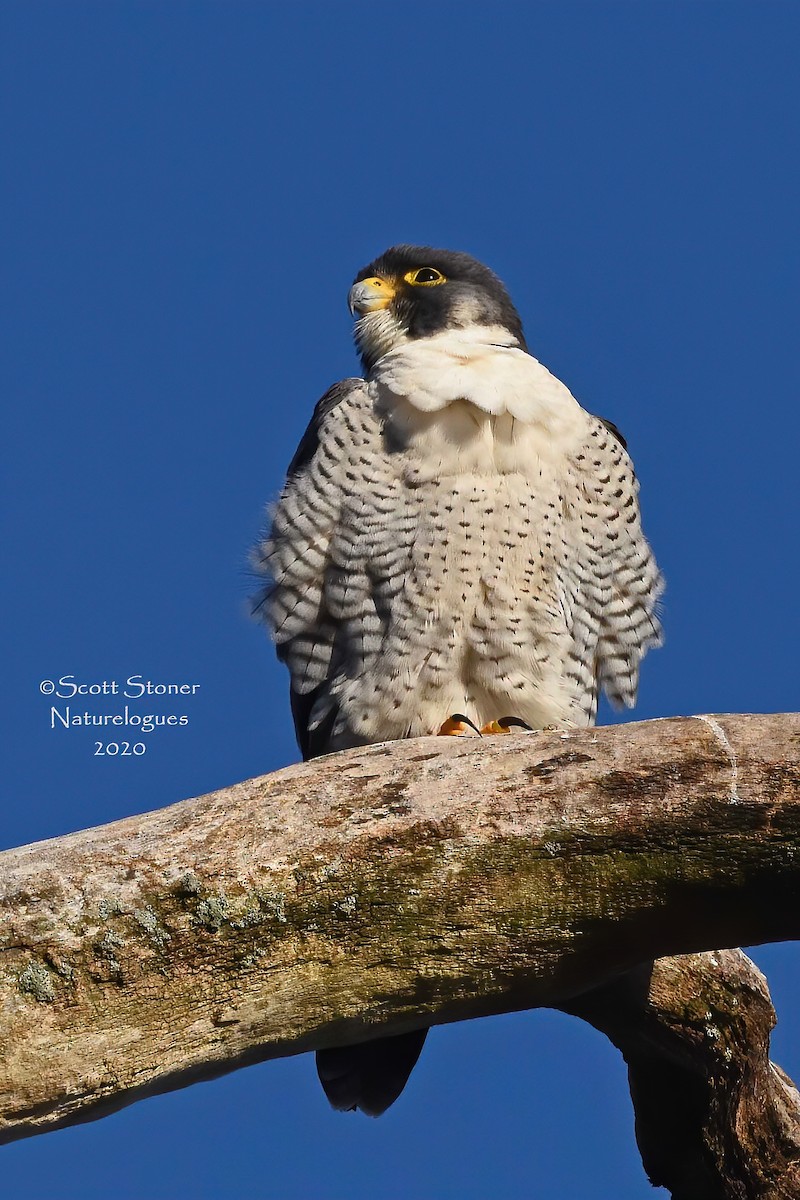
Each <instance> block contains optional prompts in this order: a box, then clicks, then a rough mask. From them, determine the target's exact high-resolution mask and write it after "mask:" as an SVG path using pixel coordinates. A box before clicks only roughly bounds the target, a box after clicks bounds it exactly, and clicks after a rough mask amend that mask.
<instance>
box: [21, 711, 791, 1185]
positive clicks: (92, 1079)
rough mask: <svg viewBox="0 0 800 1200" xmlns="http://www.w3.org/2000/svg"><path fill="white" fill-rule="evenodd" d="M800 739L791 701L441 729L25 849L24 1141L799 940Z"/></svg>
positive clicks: (620, 1038) (614, 1032)
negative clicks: (672, 958) (679, 958)
mask: <svg viewBox="0 0 800 1200" xmlns="http://www.w3.org/2000/svg"><path fill="white" fill-rule="evenodd" d="M799 746H800V717H798V716H774V715H773V716H727V717H717V718H706V717H703V718H682V719H671V720H664V721H650V722H642V723H639V724H629V725H621V726H611V727H607V728H602V729H588V730H576V731H573V732H570V733H561V734H559V733H543V734H536V735H530V734H526V735H521V736H514V737H495V738H486V739H483V740H480V741H479V740H478V739H470V738H465V739H455V738H453V739H449V738H439V739H421V740H418V741H413V742H399V743H394V744H392V745H385V746H371V747H366V748H364V749H360V750H352V751H347V752H345V753H343V754H337V755H332V756H330V757H328V758H324V759H318V760H316V761H314V762H312V763H308V764H304V765H300V766H296V767H290V768H288V769H286V770H283V771H279V772H277V773H275V774H274V775H271V776H265V777H263V778H260V779H255V780H250V781H248V782H246V783H241V784H237V785H235V786H233V787H230V788H226V789H225V790H223V791H221V792H216V793H214V794H212V795H210V796H204V797H201V798H200V799H197V800H188V801H184V802H183V803H180V804H176V805H173V806H172V807H170V808H168V809H164V810H162V811H160V812H155V813H150V814H147V815H145V816H142V817H133V818H129V819H127V820H124V821H118V822H116V823H114V824H112V825H107V826H104V827H102V828H99V829H94V830H88V831H86V832H83V833H78V834H73V835H70V836H69V837H64V838H60V839H55V840H53V841H50V842H42V843H40V844H38V845H35V846H31V847H25V848H23V849H20V850H13V851H7V852H6V853H5V854H3V855H0V912H1V913H2V915H3V920H2V928H1V932H0V1044H2V1046H3V1047H4V1061H3V1064H2V1067H0V1138H2V1139H5V1140H10V1139H12V1138H14V1137H21V1136H25V1135H28V1134H31V1133H35V1132H39V1131H41V1130H45V1129H49V1128H54V1127H57V1126H59V1125H64V1124H69V1123H72V1122H75V1121H80V1120H87V1119H91V1118H93V1117H96V1116H99V1115H102V1114H103V1113H104V1112H107V1111H110V1110H111V1109H113V1108H117V1107H120V1106H122V1105H124V1104H126V1103H130V1102H131V1101H132V1100H135V1099H138V1098H140V1097H141V1096H143V1095H147V1094H151V1093H153V1092H157V1091H164V1090H168V1089H170V1088H175V1087H180V1086H183V1085H185V1084H187V1083H190V1082H193V1081H194V1080H196V1079H201V1078H208V1077H210V1076H212V1075H215V1074H219V1073H221V1072H224V1071H228V1070H233V1069H234V1068H236V1067H238V1066H241V1065H244V1064H245V1063H248V1062H254V1061H257V1060H260V1059H265V1058H270V1057H277V1056H280V1055H285V1054H294V1053H298V1052H301V1051H304V1050H309V1049H314V1048H317V1047H321V1046H326V1045H333V1044H343V1043H346V1042H350V1041H359V1040H363V1039H366V1038H369V1037H374V1036H379V1035H383V1034H389V1033H396V1032H401V1031H403V1030H405V1029H410V1028H414V1027H419V1026H424V1025H429V1024H437V1023H441V1022H445V1021H455V1020H461V1019H464V1018H467V1017H474V1016H478V1015H485V1014H489V1013H497V1012H504V1011H510V1010H513V1009H520V1008H529V1007H534V1006H538V1005H549V1006H553V1007H564V1008H569V1006H570V1003H571V1002H572V1001H574V1000H575V998H576V997H577V996H579V995H580V994H582V993H585V992H587V991H588V990H590V989H598V988H601V987H602V985H604V984H606V983H608V982H609V981H611V980H614V979H615V978H616V977H618V976H620V975H621V974H622V973H624V972H627V971H629V970H630V969H631V968H633V967H634V966H636V964H639V963H642V962H648V961H652V960H653V959H656V958H660V957H662V956H663V955H670V954H685V953H688V952H693V951H699V950H706V949H708V948H709V947H712V946H732V945H737V944H739V943H756V942H765V941H779V940H785V939H788V938H796V937H797V936H798V934H800V909H799V908H798V906H797V904H796V896H797V887H798V883H799V882H800V856H798V855H797V851H798V848H800V788H798V779H799V778H800V763H799V762H798V747H799ZM658 967H659V971H660V970H661V966H660V964H659V965H658ZM664 969H665V970H666V969H667V968H664ZM657 975H658V972H656V973H654V974H653V976H652V978H651V981H650V987H651V989H652V987H653V986H654V983H653V981H654V980H655V979H656V978H657ZM639 998H640V1008H641V1004H642V1003H649V1004H651V1007H652V1002H651V1001H647V1000H646V998H645V1000H642V994H641V989H640V997H639ZM574 1011H577V1008H575V1009H574ZM620 1011H622V1010H620ZM582 1015H586V1016H587V1019H590V1020H594V1021H595V1023H599V1020H598V1019H596V1018H595V1016H592V1015H591V1014H590V1013H589V1012H588V1009H587V1011H586V1012H585V1013H583V1014H582ZM665 1020H666V1017H665ZM601 1027H604V1026H603V1025H602V1023H601ZM606 1032H609V1034H610V1036H612V1038H613V1040H615V1041H617V1042H618V1044H620V1045H621V1046H622V1048H623V1050H624V1052H625V1053H626V1055H632V1050H631V1045H632V1043H630V1042H625V1036H627V1035H624V1031H620V1030H619V1029H618V1028H617V1027H616V1026H614V1028H612V1027H611V1026H608V1028H606ZM636 1036H637V1038H638V1036H639V1034H638V1033H637V1035H636ZM759 1036H761V1035H759ZM764 1036H766V1035H764ZM623 1043H624V1044H623ZM762 1043H763V1044H764V1045H765V1042H764V1041H763V1037H762ZM629 1062H631V1072H632V1078H633V1077H634V1076H635V1074H636V1067H635V1064H634V1062H633V1058H632V1057H629ZM762 1074H763V1071H762ZM634 1091H636V1085H635V1087H634ZM787 1094H788V1093H787ZM792 1103H794V1099H793V1100H792ZM790 1107H791V1106H790ZM793 1136H794V1135H793ZM640 1140H641V1126H640ZM790 1141H791V1139H790ZM793 1144H795V1145H796V1139H795V1141H794V1143H793ZM643 1150H644V1146H643ZM656 1160H657V1156H656V1157H655V1158H653V1159H652V1161H653V1162H656ZM652 1170H653V1171H654V1172H655V1174H656V1176H657V1175H658V1171H659V1170H660V1168H659V1167H658V1166H657V1165H656V1166H655V1167H652ZM686 1194H687V1195H688V1193H686ZM710 1194H711V1193H709V1195H710ZM730 1194H731V1195H734V1194H735V1193H730ZM742 1194H743V1195H744V1194H747V1195H759V1194H761V1193H758V1192H748V1193H742ZM765 1194H766V1193H765ZM782 1194H788V1193H779V1192H776V1193H775V1195H782Z"/></svg>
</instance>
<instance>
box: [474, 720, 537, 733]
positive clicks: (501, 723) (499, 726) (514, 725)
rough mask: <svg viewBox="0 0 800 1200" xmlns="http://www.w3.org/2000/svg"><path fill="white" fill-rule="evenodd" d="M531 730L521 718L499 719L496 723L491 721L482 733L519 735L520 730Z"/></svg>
mask: <svg viewBox="0 0 800 1200" xmlns="http://www.w3.org/2000/svg"><path fill="white" fill-rule="evenodd" d="M530 728H531V727H530V725H526V723H525V722H524V721H521V720H520V719H519V717H498V718H497V720H496V721H490V722H489V724H488V725H484V727H483V729H482V730H481V733H482V734H492V733H518V732H519V731H520V730H526V731H528V732H530Z"/></svg>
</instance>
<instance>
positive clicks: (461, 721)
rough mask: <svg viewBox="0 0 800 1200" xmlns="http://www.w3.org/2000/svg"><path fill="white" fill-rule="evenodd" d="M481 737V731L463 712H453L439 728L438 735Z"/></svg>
mask: <svg viewBox="0 0 800 1200" xmlns="http://www.w3.org/2000/svg"><path fill="white" fill-rule="evenodd" d="M476 734H477V735H478V737H480V734H481V731H480V729H478V726H477V725H473V723H472V721H470V719H469V717H465V716H464V714H463V713H453V715H452V717H448V718H447V720H446V721H445V723H444V725H442V727H441V729H440V730H439V732H438V734H437V737H475V735H476Z"/></svg>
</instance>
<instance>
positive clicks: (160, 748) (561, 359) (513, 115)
mask: <svg viewBox="0 0 800 1200" xmlns="http://www.w3.org/2000/svg"><path fill="white" fill-rule="evenodd" d="M0 22H1V24H2V29H0V79H1V80H2V83H1V84H0V86H1V87H2V111H3V122H2V141H3V145H2V147H0V149H2V158H3V162H4V164H5V169H6V170H5V174H6V187H5V188H4V200H3V207H4V208H5V213H4V219H3V228H4V242H5V251H4V257H5V260H6V263H7V270H6V279H7V283H9V282H10V286H8V287H7V291H6V301H5V306H6V311H5V315H4V328H5V331H6V338H5V354H4V357H5V359H6V372H5V373H6V384H5V390H6V392H7V394H8V395H9V396H10V398H11V403H10V406H9V408H10V412H9V414H8V416H7V418H6V424H7V429H8V431H9V433H10V437H7V438H6V444H7V446H8V447H10V450H9V451H8V452H7V453H6V454H5V455H4V458H5V460H6V461H5V465H4V487H5V489H6V496H5V503H4V505H3V511H4V547H5V549H4V559H5V562H6V564H7V566H8V567H10V570H9V571H8V572H7V574H8V576H10V581H11V583H12V585H13V586H12V588H11V589H10V594H8V595H6V597H5V604H6V607H7V614H6V617H5V620H4V622H3V628H4V634H5V640H6V649H5V656H4V657H5V663H6V670H5V684H4V695H3V700H4V702H5V705H6V710H5V715H4V717H3V732H4V744H5V753H6V758H7V761H8V763H9V764H10V766H11V768H12V770H11V771H10V772H9V771H8V768H7V769H6V776H7V778H12V779H14V780H15V783H14V787H13V788H11V789H9V791H8V793H7V795H6V798H5V803H4V804H3V807H2V810H0V843H2V845H4V846H10V845H15V844H20V843H24V842H28V841H33V840H36V839H39V838H45V837H50V836H54V835H57V834H60V833H63V832H67V831H69V830H72V829H76V828H81V827H84V826H88V825H92V824H97V823H101V822H104V821H108V820H112V819H114V818H116V817H120V816H123V815H126V814H128V813H133V812H139V811H143V810H146V809H150V808H154V807H158V806H160V805H163V804H168V803H170V802H172V801H175V800H178V799H181V798H183V797H186V796H190V795H197V794H200V793H202V792H206V791H209V790H212V789H214V788H217V787H221V786H223V785H225V784H228V783H231V782H234V781H236V780H239V779H243V778H246V777H249V776H252V775H256V774H261V773H263V772H266V771H270V770H273V769H274V768H276V767H278V766H281V765H283V764H285V763H288V762H291V761H293V760H295V758H296V750H295V746H294V741H293V736H292V732H291V723H290V719H289V713H288V701H287V696H286V679H285V677H284V673H283V670H282V668H279V667H278V665H277V664H276V663H275V662H274V661H273V652H272V649H271V647H270V645H269V643H268V642H267V640H266V639H265V638H264V636H263V634H262V633H261V631H260V630H259V629H258V628H257V627H255V626H254V625H251V623H250V622H249V621H248V619H247V616H246V612H247V605H246V597H247V595H248V592H249V590H250V589H251V581H250V579H249V577H248V571H247V555H248V549H249V546H250V545H251V543H252V542H253V541H254V539H255V538H256V536H257V534H258V531H259V528H260V526H261V522H262V519H263V517H262V514H263V509H264V505H265V503H266V502H267V501H268V500H269V499H270V498H273V497H274V496H275V494H276V492H277V490H278V488H279V487H280V484H281V481H282V478H283V472H284V470H285V467H286V464H287V462H288V461H289V459H290V457H291V455H292V452H293V450H294V447H295V445H296V443H297V440H298V438H299V436H300V434H301V432H302V430H303V428H304V427H305V424H306V422H307V420H308V417H309V414H310V412H311V409H312V407H313V405H314V403H315V402H316V400H317V399H318V398H319V396H321V394H322V393H323V392H324V391H325V390H326V388H327V387H328V386H329V384H331V383H332V382H334V381H335V380H337V379H339V378H341V377H343V376H345V375H348V374H352V373H353V372H354V371H355V369H356V360H355V356H354V353H353V350H352V346H351V341H350V318H349V315H348V313H347V308H346V295H347V290H348V287H349V285H350V282H351V280H352V278H353V276H354V275H355V273H356V271H357V270H358V269H359V268H360V267H361V266H363V265H364V264H365V263H366V262H368V261H369V260H370V259H371V258H373V257H374V256H375V255H376V254H377V253H378V252H380V251H381V250H383V249H384V248H385V247H386V246H388V245H390V244H392V243H394V242H398V241H416V242H425V243H428V244H434V245H443V246H448V247H451V248H456V249H463V250H467V251H470V252H471V253H473V254H475V255H476V256H478V257H480V258H482V259H483V260H484V261H486V262H488V263H489V264H490V265H491V266H492V267H493V268H494V269H495V270H496V271H497V272H498V273H499V274H500V275H501V276H502V277H503V278H504V279H505V281H506V282H507V284H508V286H509V288H510V290H511V292H512V295H513V296H514V298H515V300H516V303H517V305H518V307H519V309H520V311H521V313H522V316H523V320H524V322H525V326H526V332H527V336H528V341H529V344H530V346H531V350H532V352H533V353H534V354H535V355H536V356H537V357H538V358H540V359H541V360H542V361H543V362H545V363H546V364H547V365H548V366H549V367H550V368H551V369H552V370H553V371H554V372H555V373H556V374H557V375H559V376H560V377H561V378H562V379H563V380H564V381H565V382H566V383H567V384H568V385H569V387H570V388H571V390H572V391H573V392H574V393H575V395H577V397H578V398H579V399H580V400H581V401H582V403H584V404H585V406H586V407H587V408H589V409H591V410H592V411H594V412H598V413H601V414H602V415H603V416H606V417H608V418H610V419H612V420H613V421H614V422H615V423H616V424H617V425H619V426H620V428H621V429H622V430H623V431H624V432H625V434H626V436H627V438H628V441H629V443H630V448H631V451H632V454H633V456H634V460H635V462H636V464H637V468H638V472H639V475H640V478H641V482H642V498H643V509H644V516H645V525H646V528H647V531H648V533H649V536H650V538H651V540H652V542H653V544H654V546H655V548H656V551H657V553H658V556H659V559H660V561H661V564H662V566H663V568H664V571H665V573H666V576H667V581H668V590H667V593H666V596H665V601H664V619H665V625H666V634H667V641H666V645H665V647H664V648H663V649H662V650H660V651H658V652H657V653H656V654H654V655H652V656H651V657H650V658H649V659H648V661H647V663H646V664H645V670H644V680H643V687H642V693H641V702H640V705H639V707H638V709H637V710H636V714H635V715H636V716H638V717H651V716H661V715H671V714H678V713H693V712H733V711H748V710H750V711H773V710H782V709H793V708H796V706H797V689H796V678H797V650H796V637H797V635H796V617H797V567H796V552H795V551H794V550H793V549H792V545H793V542H794V538H795V537H796V533H795V530H794V526H795V525H796V511H797V474H796V456H797V437H798V395H800V386H799V385H800V379H798V374H800V372H799V371H798V359H797V353H796V349H795V345H796V336H797V335H796V329H797V315H798V294H797V293H798V282H797V281H798V261H797V259H798V240H797V228H796V223H797V212H798V208H799V205H798V199H799V197H798V186H797V179H798V174H797V162H796V147H795V144H794V136H795V133H794V129H795V114H796V112H797V108H798V104H799V103H800V80H799V79H798V74H797V70H796V46H797V36H798V33H799V32H800V12H799V11H798V9H797V8H796V6H793V5H791V4H789V3H780V4H779V3H770V2H765V3H760V4H758V5H756V4H753V3H746V4H744V3H738V2H737V0H727V2H726V3H725V4H721V3H714V2H710V0H709V2H703V0H694V2H691V3H682V2H680V0H670V2H669V3H659V2H655V0H654V2H639V0H637V2H630V3H625V2H620V3H607V2H603V0H593V2H591V3H575V2H570V0H560V2H559V3H552V4H551V3H521V2H520V3H512V2H509V3H506V4H488V3H485V2H484V0H476V2H474V3H472V4H471V5H470V6H466V5H457V4H455V3H441V2H438V3H437V2H433V3H429V4H422V3H418V2H416V0H403V2H402V3H397V2H394V0H385V2H384V3H381V4H375V3H364V2H363V0H350V2H349V3H347V4H346V5H344V4H343V5H332V4H323V3H317V4H312V3H303V2H300V3H297V4H295V5H292V6H289V5H278V4H273V3H269V2H267V0H264V2H262V3H256V2H251V3H243V2H237V0H227V2H225V3H222V2H216V3H208V2H206V0H191V2H186V0H169V3H164V2H163V0H150V2H142V3H137V2H133V0H115V2H114V3H113V4H109V3H108V2H107V0H97V2H96V3H85V2H83V0H69V2H65V0H58V2H45V0H19V2H17V3H4V4H2V6H0ZM134 673H137V674H141V675H142V676H143V677H144V678H150V679H153V680H160V681H178V682H181V681H187V682H190V683H197V684H199V685H200V690H199V692H198V694H197V696H196V697H195V698H193V700H192V702H191V707H190V708H187V712H188V713H189V715H190V722H189V724H188V726H186V727H185V728H182V729H169V730H158V731H156V732H154V733H153V734H150V735H148V737H147V739H146V741H147V751H146V753H145V754H144V755H142V756H140V757H136V758H126V759H125V760H123V759H121V758H116V759H115V758H108V757H95V756H94V754H93V750H94V740H95V739H94V737H93V732H92V731H91V730H80V729H79V730H75V729H71V730H69V731H67V730H64V729H53V730H51V729H50V728H49V727H48V720H47V718H48V712H49V706H48V702H47V700H46V698H45V697H43V696H41V695H40V694H39V691H38V686H39V682H40V680H42V679H47V678H51V679H52V678H58V677H59V676H61V675H67V674H74V675H75V676H76V678H78V679H81V680H85V681H92V680H102V679H113V678H116V679H125V678H127V677H128V676H129V675H132V674H134ZM161 711H169V710H168V708H167V707H166V706H164V707H163V709H162V710H161ZM603 719H604V720H608V719H609V714H608V712H605V713H604V714H603ZM755 957H756V958H757V961H758V962H759V963H760V964H761V965H762V966H764V968H765V969H766V970H767V972H768V975H769V979H770V983H771V986H772V991H773V996H774V998H775V1000H776V1004H777V1007H778V1014H779V1025H778V1028H777V1030H776V1033H775V1036H774V1040H773V1052H774V1054H773V1056H774V1057H775V1058H776V1060H777V1061H779V1062H780V1063H781V1064H782V1065H783V1066H784V1067H785V1068H786V1069H787V1070H788V1071H789V1072H790V1073H791V1074H793V1075H794V1076H795V1078H797V1077H798V1076H800V1040H798V1018H797V1017H796V1016H795V1015H794V1014H795V1012H796V1009H797V1005H796V996H797V991H798V985H800V959H799V958H798V954H797V952H796V951H795V950H794V949H793V948H791V947H770V948H764V949H761V950H759V951H757V952H755ZM2 1155H3V1174H4V1179H5V1181H6V1184H7V1187H8V1190H9V1193H10V1194H23V1192H24V1194H25V1195H27V1196H29V1197H40V1196H41V1197H47V1196H50V1195H53V1194H55V1193H57V1194H59V1195H60V1196H62V1197H67V1198H71V1197H75V1198H78V1197H80V1200H94V1198H95V1197H97V1198H100V1197H105V1196H108V1195H114V1196H115V1197H117V1198H118V1200H128V1198H131V1200H133V1198H134V1197H139V1196H142V1195H148V1196H152V1197H162V1196H163V1197H167V1196H169V1197H174V1196H176V1195H177V1196H183V1195H187V1196H188V1195H192V1196H193V1197H202V1198H207V1200H221V1198H227V1197H234V1196H235V1197H241V1196H259V1197H265V1198H275V1200H279V1198H280V1200H295V1198H296V1200H301V1198H302V1200H306V1198H308V1197H314V1198H315V1200H338V1198H339V1197H342V1198H343V1197H347V1198H348V1200H362V1198H363V1200H367V1198H369V1200H399V1198H401V1197H403V1198H405V1197H419V1198H421V1200H427V1198H431V1200H433V1198H439V1197H442V1198H444V1197H451V1196H453V1197H455V1196H458V1197H459V1198H470V1197H475V1198H477V1197H483V1196H485V1195H486V1194H487V1190H488V1189H491V1191H492V1193H493V1194H494V1195H497V1196H499V1197H516V1196H519V1195H523V1194H524V1195H534V1196H536V1197H537V1198H538V1200H549V1198H550V1197H553V1198H555V1197H563V1196H581V1197H586V1198H587V1200H591V1198H594V1197H602V1198H609V1200H610V1198H612V1197H613V1198H614V1200H642V1198H643V1197H646V1196H648V1195H650V1194H652V1192H651V1189H650V1188H649V1186H648V1184H647V1182H646V1180H645V1177H644V1175H643V1172H642V1169H641V1166H640V1163H639V1159H638V1155H637V1152H636V1149H635V1145H634V1141H633V1129H632V1112H631V1107H630V1101H629V1099H628V1094H627V1086H626V1080H625V1071H624V1067H623V1064H622V1062H621V1060H620V1058H619V1056H618V1055H617V1053H616V1052H615V1051H614V1050H613V1049H612V1048H611V1047H610V1045H608V1044H607V1043H606V1042H605V1041H604V1040H603V1039H602V1038H601V1037H600V1035H598V1034H596V1033H595V1032H594V1031H592V1030H590V1029H588V1027H584V1026H583V1025H581V1024H580V1023H579V1022H576V1021H573V1020H570V1019H568V1018H566V1017H563V1016H560V1015H558V1014H552V1013H547V1012H535V1013H528V1014H519V1015H515V1016H509V1017H505V1018H497V1019H494V1020H486V1021H479V1022H469V1023H465V1024H461V1025H458V1026H451V1027H447V1028H442V1029H438V1030H436V1031H435V1032H434V1034H433V1035H432V1036H431V1037H430V1038H429V1041H428V1044H427V1046H426V1049H425V1053H424V1055H423V1057H422V1059H421V1061H420V1064H419V1066H418V1068H417V1070H416V1071H415V1073H414V1076H413V1078H412V1081H411V1083H410V1084H409V1086H408V1088H407V1090H406V1092H405V1093H404V1095H403V1097H402V1098H401V1100H400V1101H399V1102H398V1104H397V1105H396V1106H395V1108H393V1109H392V1110H391V1111H390V1112H389V1113H388V1114H387V1115H386V1116H385V1117H384V1118H382V1119H381V1120H379V1121H376V1122H374V1121H368V1120H366V1119H360V1118H357V1117H351V1116H341V1115H337V1114H334V1113H333V1112H331V1111H330V1110H329V1109H328V1108H327V1106H326V1104H325V1102H324V1099H323V1097H322V1094H321V1092H320V1091H319V1089H318V1086H317V1083H316V1078H315V1074H314V1068H313V1062H312V1060H311V1059H310V1058H309V1057H301V1058H296V1059H290V1060H283V1061H279V1062H275V1063H268V1064H264V1065H262V1066H259V1067H253V1068H250V1069H248V1070H245V1071H241V1072H238V1073H236V1074H234V1075H232V1076H229V1077H226V1078H225V1079H221V1080H218V1081H216V1082H214V1083H209V1084H203V1085H199V1086H196V1087H193V1088H190V1089H187V1090H185V1091H183V1092H180V1093H175V1094H172V1095H169V1096H164V1097H159V1098H156V1099H153V1100H149V1101H146V1102H144V1103H141V1104H138V1105H135V1106H133V1107H132V1108H129V1109H127V1110H125V1111H124V1112H121V1113H119V1114H117V1115H115V1116H113V1117H109V1118H107V1119H105V1120H103V1121H100V1122H97V1123H94V1124H91V1125H87V1126H82V1127H79V1128H75V1129H71V1130H65V1131H62V1132H59V1133H55V1134H51V1135H48V1136H47V1137H44V1138H37V1139H33V1140H30V1141H28V1142H24V1143H19V1144H16V1145H14V1146H11V1147H8V1148H6V1149H4V1150H3V1151H2Z"/></svg>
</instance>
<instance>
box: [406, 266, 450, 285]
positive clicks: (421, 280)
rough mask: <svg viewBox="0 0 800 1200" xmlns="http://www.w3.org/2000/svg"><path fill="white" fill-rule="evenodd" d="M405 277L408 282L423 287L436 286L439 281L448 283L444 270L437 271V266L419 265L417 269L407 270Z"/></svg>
mask: <svg viewBox="0 0 800 1200" xmlns="http://www.w3.org/2000/svg"><path fill="white" fill-rule="evenodd" d="M403 279H405V281H406V283H412V284H414V285H415V286H416V285H420V286H421V287H435V285H436V284H437V283H447V280H446V279H445V277H444V275H443V274H442V272H441V271H437V270H436V268H435V267H417V269H416V271H407V272H406V274H405V275H404V276H403Z"/></svg>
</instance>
